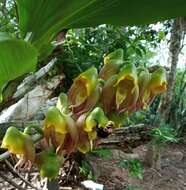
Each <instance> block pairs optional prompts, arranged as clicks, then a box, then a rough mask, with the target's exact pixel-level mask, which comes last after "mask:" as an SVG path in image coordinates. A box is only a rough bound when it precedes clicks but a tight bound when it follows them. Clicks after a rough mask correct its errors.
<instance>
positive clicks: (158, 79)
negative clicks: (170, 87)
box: [149, 67, 167, 96]
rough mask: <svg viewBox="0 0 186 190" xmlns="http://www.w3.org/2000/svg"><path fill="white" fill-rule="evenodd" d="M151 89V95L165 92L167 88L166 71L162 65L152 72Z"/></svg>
mask: <svg viewBox="0 0 186 190" xmlns="http://www.w3.org/2000/svg"><path fill="white" fill-rule="evenodd" d="M149 90H150V93H151V96H153V95H157V94H160V93H163V92H165V91H166V90H167V80H166V71H165V69H164V68H163V67H160V68H159V69H157V70H156V71H154V72H153V73H152V75H151V80H150V82H149Z"/></svg>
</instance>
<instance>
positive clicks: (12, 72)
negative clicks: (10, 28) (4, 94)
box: [0, 33, 37, 94]
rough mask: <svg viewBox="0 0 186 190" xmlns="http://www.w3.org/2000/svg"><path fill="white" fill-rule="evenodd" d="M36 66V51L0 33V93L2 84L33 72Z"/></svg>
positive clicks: (21, 41) (26, 44)
mask: <svg viewBox="0 0 186 190" xmlns="http://www.w3.org/2000/svg"><path fill="white" fill-rule="evenodd" d="M36 64H37V51H36V49H35V48H34V47H33V46H32V45H31V44H30V43H28V42H25V41H23V40H19V39H13V38H10V37H9V36H7V35H6V34H4V33H0V91H1V89H2V86H3V84H5V83H6V82H7V81H9V80H13V79H15V78H17V77H19V76H21V75H23V74H24V73H28V72H31V71H33V70H34V69H35V67H36ZM0 94H1V92H0Z"/></svg>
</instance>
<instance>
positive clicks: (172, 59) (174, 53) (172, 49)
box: [159, 18, 183, 121]
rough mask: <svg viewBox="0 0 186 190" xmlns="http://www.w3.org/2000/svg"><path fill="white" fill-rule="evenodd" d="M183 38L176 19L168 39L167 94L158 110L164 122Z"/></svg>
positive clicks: (179, 24)
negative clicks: (168, 67)
mask: <svg viewBox="0 0 186 190" xmlns="http://www.w3.org/2000/svg"><path fill="white" fill-rule="evenodd" d="M182 37H183V30H182V25H181V19H180V18H178V19H176V20H175V21H174V23H173V25H172V31H171V39H170V46H169V59H168V62H169V63H170V65H171V66H170V72H169V75H168V79H167V82H168V86H167V93H166V94H165V96H164V97H163V98H162V103H161V106H160V109H159V112H160V113H161V114H162V117H163V119H164V120H165V121H167V120H168V118H169V113H170V107H171V106H170V105H171V101H172V97H173V92H174V84H175V80H176V69H177V64H178V58H179V53H180V50H181V42H182Z"/></svg>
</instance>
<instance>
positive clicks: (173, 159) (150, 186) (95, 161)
mask: <svg viewBox="0 0 186 190" xmlns="http://www.w3.org/2000/svg"><path fill="white" fill-rule="evenodd" d="M146 150H147V147H146V146H140V147H138V148H136V149H134V154H131V155H130V157H131V156H134V157H135V156H136V155H137V156H138V157H139V159H140V161H142V162H143V160H144V156H145V152H146ZM126 156H129V155H128V154H125V153H123V152H122V151H119V150H112V156H110V157H108V158H101V157H99V158H98V157H94V156H91V157H88V159H89V163H90V164H91V166H92V168H93V170H94V171H95V173H96V182H97V183H100V184H103V185H104V190H186V143H185V144H183V143H182V144H181V143H180V144H172V145H169V146H168V147H167V148H166V149H165V150H164V151H163V153H162V165H161V166H162V168H161V170H159V171H157V170H155V169H151V168H148V167H144V170H143V179H141V180H140V179H137V178H134V177H131V176H130V174H129V172H128V170H127V169H125V168H121V167H118V162H120V161H121V160H122V159H126ZM0 167H1V168H0V174H1V175H3V176H5V177H7V178H9V179H11V180H12V181H14V182H15V183H16V184H19V186H21V187H22V188H21V190H23V189H34V188H31V187H29V184H27V183H25V182H23V181H22V180H20V178H19V177H17V176H15V175H12V174H10V172H7V169H6V166H5V164H1V165H0ZM2 167H3V168H2ZM19 174H21V175H22V176H23V177H24V178H25V179H26V180H27V181H30V182H31V184H32V185H34V186H35V187H37V189H39V190H44V189H45V188H44V186H45V182H46V181H44V180H41V179H40V178H39V174H38V172H37V171H34V169H33V170H30V171H22V172H21V171H20V172H19ZM71 175H73V173H72V174H71ZM79 180H80V179H79ZM66 185H69V187H68V188H64V187H62V186H61V187H60V189H63V190H71V189H74V190H75V189H76V190H81V189H83V188H80V187H79V188H70V184H66ZM66 185H65V186H66ZM72 185H74V184H71V186H72ZM15 189H19V188H15V187H13V186H12V185H10V184H9V183H8V182H5V180H4V179H2V176H1V177H0V190H15ZM53 190H55V188H53Z"/></svg>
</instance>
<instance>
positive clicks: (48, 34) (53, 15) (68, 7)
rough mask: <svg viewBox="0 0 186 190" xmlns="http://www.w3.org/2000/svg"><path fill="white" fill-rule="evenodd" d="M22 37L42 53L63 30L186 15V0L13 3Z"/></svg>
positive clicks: (34, 0)
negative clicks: (15, 7)
mask: <svg viewBox="0 0 186 190" xmlns="http://www.w3.org/2000/svg"><path fill="white" fill-rule="evenodd" d="M16 2H17V5H18V12H19V22H20V23H19V24H20V28H21V31H22V33H23V35H24V36H26V34H27V33H28V32H31V33H32V35H31V38H30V40H31V41H32V42H33V43H34V45H35V46H36V47H37V48H38V49H39V50H40V51H41V48H42V46H43V45H46V44H48V43H49V42H50V41H51V40H52V39H53V38H54V37H55V35H56V34H57V33H59V32H60V31H61V30H63V29H69V28H80V27H87V26H96V25H99V24H114V25H135V24H147V23H154V22H157V21H161V20H166V19H171V18H175V17H179V16H186V11H185V9H186V1H185V0H163V1H162V0H156V1H155V0H140V1H139V0H135V1H131V0H68V1H67V0H55V1H53V0H16Z"/></svg>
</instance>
